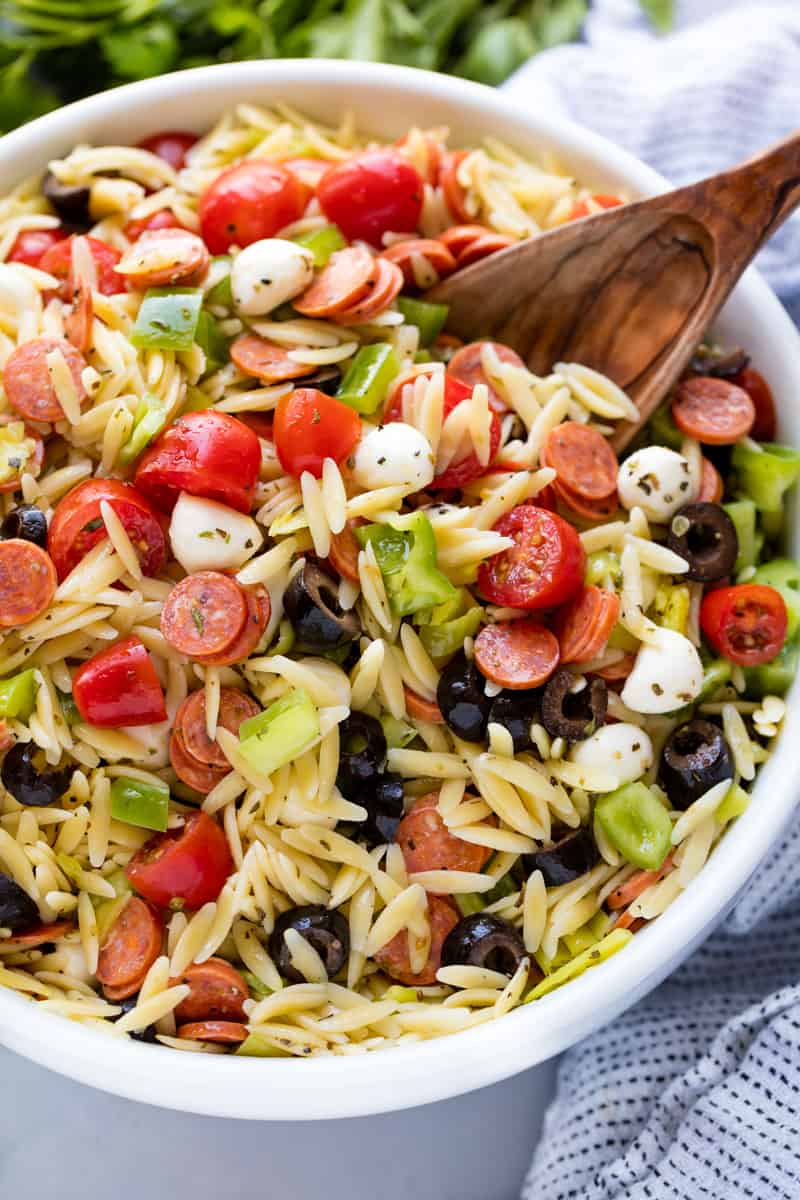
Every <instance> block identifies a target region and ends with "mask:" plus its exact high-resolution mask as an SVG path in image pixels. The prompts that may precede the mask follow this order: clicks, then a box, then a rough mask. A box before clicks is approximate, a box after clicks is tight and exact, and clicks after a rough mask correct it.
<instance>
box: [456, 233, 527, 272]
mask: <svg viewBox="0 0 800 1200" xmlns="http://www.w3.org/2000/svg"><path fill="white" fill-rule="evenodd" d="M516 240H517V239H516V238H512V237H507V236H506V235H505V234H504V233H495V232H494V230H492V229H487V230H486V231H485V233H482V234H481V236H480V237H477V238H474V239H473V241H471V242H470V243H469V245H467V246H465V247H464V249H463V250H462V251H461V253H460V254H459V255H458V269H459V271H460V270H462V268H463V267H469V266H471V265H472V263H476V262H480V260H481V259H482V258H488V257H489V255H490V254H497V252H498V250H507V249H508V247H509V246H513V245H514V242H515V241H516Z"/></svg>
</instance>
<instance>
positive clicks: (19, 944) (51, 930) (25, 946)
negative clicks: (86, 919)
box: [0, 921, 75, 950]
mask: <svg viewBox="0 0 800 1200" xmlns="http://www.w3.org/2000/svg"><path fill="white" fill-rule="evenodd" d="M74 928H75V926H74V925H73V923H72V921H52V922H51V923H50V924H49V925H37V926H36V928H35V929H26V930H25V932H24V933H15V934H14V936H13V937H10V938H3V939H2V940H0V946H2V948H3V950H9V949H10V950H35V949H36V948H37V946H46V945H47V943H48V942H57V941H58V939H59V938H62V937H64V935H65V934H67V933H71V932H72V930H73V929H74Z"/></svg>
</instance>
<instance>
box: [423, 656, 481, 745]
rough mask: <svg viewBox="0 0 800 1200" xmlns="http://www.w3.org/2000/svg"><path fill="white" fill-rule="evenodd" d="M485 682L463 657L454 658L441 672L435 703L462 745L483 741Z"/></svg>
mask: <svg viewBox="0 0 800 1200" xmlns="http://www.w3.org/2000/svg"><path fill="white" fill-rule="evenodd" d="M485 685H486V680H485V679H484V677H483V675H481V673H480V671H479V670H478V668H477V667H476V666H475V664H474V663H472V662H470V660H469V659H468V658H467V657H466V655H465V654H458V655H456V657H455V658H454V659H452V660H451V661H450V662H449V663H448V664H447V666H446V667H445V669H444V670H443V671H442V675H441V678H440V680H439V686H438V688H437V690H436V700H437V703H438V705H439V709H440V711H441V714H442V716H443V717H444V719H445V721H446V722H447V724H448V725H449V726H450V728H451V729H452V731H453V733H455V734H456V735H457V736H458V737H460V738H463V739H464V741H465V742H481V741H483V739H484V738H485V737H486V726H487V725H488V723H489V711H490V709H491V707H492V700H491V697H489V696H487V695H486V691H485Z"/></svg>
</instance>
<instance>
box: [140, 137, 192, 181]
mask: <svg viewBox="0 0 800 1200" xmlns="http://www.w3.org/2000/svg"><path fill="white" fill-rule="evenodd" d="M196 141H197V137H196V136H195V134H193V133H183V132H181V131H180V130H176V129H170V130H169V131H168V132H166V133H153V134H151V136H150V137H147V138H145V139H144V141H142V142H139V149H140V150H149V151H150V153H151V154H156V155H158V157H159V158H163V159H164V162H168V163H169V165H170V166H171V167H174V169H175V170H176V171H180V169H181V167H183V166H185V164H186V155H187V154H188V153H189V151H190V150H191V148H192V146H193V145H194V144H195V142H196Z"/></svg>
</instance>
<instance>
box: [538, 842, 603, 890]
mask: <svg viewBox="0 0 800 1200" xmlns="http://www.w3.org/2000/svg"><path fill="white" fill-rule="evenodd" d="M599 858H600V855H599V853H598V850H597V844H596V843H595V840H594V838H593V837H592V833H591V830H589V829H576V830H575V832H574V833H569V834H567V836H566V837H565V838H562V839H561V841H559V842H554V843H553V845H552V846H545V847H544V849H542V850H537V851H536V853H535V854H526V855H525V869H526V870H527V871H528V873H529V874H530V872H531V871H541V872H542V876H543V878H544V882H545V884H546V885H547V887H559V886H560V885H561V884H562V883H571V882H572V880H573V879H578V878H579V877H580V876H581V875H585V874H586V872H587V871H591V869H592V867H594V866H596V865H597V862H598V861H599Z"/></svg>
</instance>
